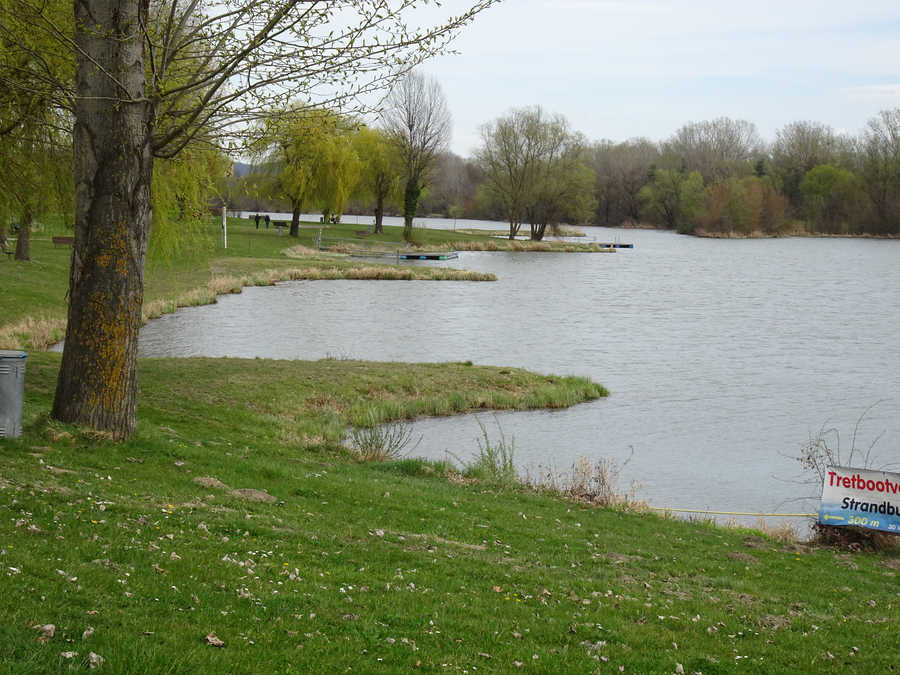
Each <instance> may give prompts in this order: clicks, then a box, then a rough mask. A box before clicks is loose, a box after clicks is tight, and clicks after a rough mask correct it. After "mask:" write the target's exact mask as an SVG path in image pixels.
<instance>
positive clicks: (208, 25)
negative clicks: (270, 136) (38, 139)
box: [4, 0, 497, 438]
mask: <svg viewBox="0 0 900 675" xmlns="http://www.w3.org/2000/svg"><path fill="white" fill-rule="evenodd" d="M495 2H497V0H472V5H471V6H470V7H469V8H468V9H466V10H465V11H463V12H462V13H461V14H459V15H455V16H447V15H446V14H445V15H444V18H443V19H442V21H441V22H440V23H438V24H437V25H427V26H415V25H413V26H410V25H408V23H409V21H411V20H412V19H413V18H414V14H413V13H412V12H413V10H415V9H416V8H417V7H419V6H420V5H423V4H427V3H425V2H424V0H396V1H394V2H387V1H386V0H320V1H313V0H216V1H213V0H74V6H75V11H74V29H73V28H72V26H71V24H69V23H66V22H68V21H71V19H70V18H60V15H59V14H53V13H51V11H50V10H52V9H55V8H57V7H58V3H55V2H45V1H44V0H8V1H7V2H6V3H5V5H4V7H5V8H6V7H7V6H8V8H9V9H10V11H14V12H17V13H18V14H20V15H23V16H24V15H27V16H28V17H29V23H30V25H29V30H32V31H38V32H40V33H41V35H42V36H45V37H46V38H47V39H48V40H51V41H54V42H55V44H56V53H59V54H64V55H72V56H73V57H74V61H75V64H76V67H75V75H74V80H67V79H64V78H58V79H57V80H55V81H54V82H52V85H53V88H54V89H55V90H61V91H63V92H64V94H61V95H60V97H59V98H60V99H62V100H64V101H68V102H69V103H70V104H71V110H72V114H73V119H74V133H73V139H74V182H75V245H74V249H73V257H72V265H71V270H70V277H69V300H70V302H69V320H68V326H67V332H66V343H65V350H64V352H63V358H62V364H61V367H60V373H59V379H58V383H57V390H56V396H55V399H54V404H53V416H54V417H55V418H57V419H60V420H62V421H66V422H71V423H75V424H81V425H86V426H89V427H92V428H94V429H99V430H105V431H108V432H110V433H111V434H112V435H113V437H115V438H124V437H127V436H129V435H130V434H131V433H132V432H133V431H134V428H135V424H136V406H137V336H138V329H139V327H140V318H141V306H142V303H143V289H144V277H143V275H144V263H145V260H146V254H147V242H148V236H149V231H150V224H151V179H152V175H153V163H154V158H155V157H162V158H167V157H173V156H175V155H176V154H178V153H179V152H180V151H181V150H182V149H183V148H185V147H186V146H187V145H188V144H189V143H191V142H192V141H194V140H196V139H201V140H203V141H205V142H208V143H214V144H220V145H222V146H223V147H225V148H233V147H235V146H236V144H238V143H239V142H240V140H241V137H242V135H243V133H244V130H245V129H246V128H247V124H248V123H250V122H253V121H255V120H257V119H259V118H260V117H262V116H264V115H267V114H269V112H270V111H271V110H273V109H280V108H286V107H287V104H288V103H289V102H290V101H292V100H297V99H302V100H305V101H308V102H309V105H311V106H312V105H316V106H327V107H337V106H341V105H345V104H348V103H349V104H351V105H350V106H349V107H356V108H358V107H359V105H360V104H359V103H358V102H359V101H362V100H364V99H365V97H366V95H368V94H369V93H371V92H375V91H380V90H382V89H384V88H386V87H389V86H390V84H391V83H392V82H393V81H394V80H395V79H397V78H398V77H401V76H402V75H403V74H405V73H407V72H408V71H409V70H410V69H412V68H413V67H415V66H416V65H417V64H418V63H420V62H421V61H422V60H423V59H426V58H428V57H430V56H432V55H434V54H437V53H441V52H443V51H445V49H446V46H447V44H448V43H449V41H450V40H451V39H452V38H453V37H454V35H455V34H456V33H457V31H458V30H459V29H461V28H462V27H463V26H465V25H466V24H467V23H469V22H470V21H471V20H472V19H473V18H474V17H475V16H476V15H477V14H478V13H479V12H480V11H482V10H484V9H485V8H487V7H489V6H490V5H492V4H494V3H495ZM19 9H21V11H18V10H19ZM68 16H69V17H71V14H69V15H68ZM73 35H74V37H73ZM12 38H13V39H15V38H16V35H13V36H12ZM34 51H35V56H36V58H43V59H44V61H47V60H48V58H49V57H48V56H47V54H48V53H49V52H44V53H41V51H40V50H39V49H35V50H34ZM44 71H46V72H47V73H50V72H51V69H49V68H45V69H44ZM4 84H5V85H8V84H9V83H4ZM43 84H46V81H45V80H42V85H43ZM10 86H20V84H19V83H18V82H13V83H12V84H11V85H10ZM21 86H22V87H24V88H28V87H29V86H31V85H30V84H29V83H28V82H25V83H24V84H21ZM345 107H347V106H346V105H345Z"/></svg>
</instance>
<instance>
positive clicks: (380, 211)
mask: <svg viewBox="0 0 900 675" xmlns="http://www.w3.org/2000/svg"><path fill="white" fill-rule="evenodd" d="M383 220H384V196H383V195H378V196H377V197H375V233H376V234H380V233H382V232H384V225H383V224H382V221H383Z"/></svg>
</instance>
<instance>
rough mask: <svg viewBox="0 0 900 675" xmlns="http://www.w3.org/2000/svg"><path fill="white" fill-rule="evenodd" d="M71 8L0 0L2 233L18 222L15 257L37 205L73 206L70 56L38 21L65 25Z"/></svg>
mask: <svg viewBox="0 0 900 675" xmlns="http://www.w3.org/2000/svg"><path fill="white" fill-rule="evenodd" d="M70 12H71V8H67V6H66V4H65V3H64V2H62V1H61V0H49V1H47V2H45V3H44V4H42V6H41V9H40V11H37V10H35V9H34V8H32V7H17V6H14V3H13V2H12V1H11V0H0V83H2V86H0V166H2V167H3V170H2V171H0V232H2V230H3V228H4V227H5V225H6V223H7V221H8V220H9V219H10V218H11V217H13V218H15V219H16V220H17V222H18V227H19V231H18V235H19V236H18V240H17V243H16V250H15V257H16V259H17V260H29V259H30V236H31V224H32V220H33V218H34V217H35V216H37V215H39V214H40V213H41V212H42V211H43V210H47V209H53V210H55V211H62V212H68V211H70V210H71V208H70V205H71V200H72V187H71V161H70V157H71V138H70V135H69V130H70V116H69V115H68V112H67V110H68V107H69V105H70V98H69V97H68V91H67V88H66V87H64V86H62V85H61V83H63V82H68V81H71V77H72V71H73V60H72V59H71V58H67V57H66V55H65V54H60V53H59V52H58V50H57V49H55V47H56V45H55V41H54V39H53V38H52V37H50V36H48V35H47V34H46V33H45V32H42V31H41V30H36V26H39V25H41V24H42V23H43V22H44V20H45V17H49V18H50V20H52V21H54V22H56V23H59V24H61V25H63V26H66V25H68V26H71V17H70Z"/></svg>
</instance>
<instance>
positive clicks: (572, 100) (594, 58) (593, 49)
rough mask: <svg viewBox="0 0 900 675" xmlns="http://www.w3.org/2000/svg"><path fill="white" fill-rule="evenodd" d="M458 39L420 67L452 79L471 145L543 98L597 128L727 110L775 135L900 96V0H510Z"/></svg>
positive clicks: (840, 122)
mask: <svg viewBox="0 0 900 675" xmlns="http://www.w3.org/2000/svg"><path fill="white" fill-rule="evenodd" d="M465 4H466V3H465V0H446V2H445V3H444V7H445V9H447V8H449V9H450V10H451V11H453V10H455V9H458V8H462V7H463V6H464V5H465ZM454 46H455V49H457V50H458V51H460V52H461V54H460V55H455V56H443V57H440V58H438V59H435V60H432V61H429V62H427V63H426V64H425V65H423V66H422V68H421V71H422V72H423V73H424V74H426V75H428V76H433V77H435V78H437V79H438V81H439V82H440V83H441V85H442V86H443V88H444V93H445V94H446V96H447V99H448V102H449V104H450V109H451V111H452V113H453V121H454V135H453V140H452V143H451V149H452V150H453V151H454V152H456V153H457V154H459V155H462V156H466V157H468V156H471V154H472V151H473V150H474V149H475V148H476V147H477V145H478V143H479V134H478V127H479V126H480V125H481V124H483V123H484V122H487V121H489V120H492V119H495V118H497V117H498V116H500V115H503V114H505V113H506V112H507V111H508V110H509V109H511V108H513V107H522V106H528V105H535V104H540V105H542V106H543V107H544V108H545V109H546V110H547V111H549V112H558V113H562V114H563V115H565V116H566V117H567V118H568V120H569V122H570V124H571V126H572V128H573V129H575V130H577V131H581V132H582V133H584V134H585V135H586V136H587V137H588V139H590V140H592V141H593V140H599V139H601V138H608V139H611V140H614V141H622V140H625V139H628V138H632V137H636V136H646V137H648V138H650V139H651V140H662V139H664V138H666V137H668V136H670V135H671V134H672V133H673V132H674V131H675V130H676V129H678V128H679V127H680V126H682V125H683V124H685V123H687V122H691V121H694V122H699V121H702V120H709V119H714V118H716V117H722V116H727V117H732V118H735V119H744V120H748V121H750V122H753V123H754V124H756V126H757V128H758V130H759V132H760V134H761V136H762V137H763V138H764V139H766V140H772V139H774V137H775V132H776V130H778V129H779V128H781V127H782V126H784V125H785V124H787V123H789V122H793V121H797V120H814V121H818V122H822V123H825V124H828V125H830V126H832V127H833V128H834V129H835V130H837V131H845V132H848V133H853V134H855V133H857V132H858V131H859V130H860V129H861V128H862V127H863V126H864V125H865V123H866V121H867V120H868V119H869V118H870V117H872V116H874V115H875V114H876V113H877V112H878V111H879V110H883V109H885V108H893V107H898V106H900V2H898V0H890V1H887V0H856V1H855V2H848V1H847V0H840V1H839V0H780V1H778V2H773V1H770V0H750V1H749V2H734V1H733V0H505V1H504V2H502V3H501V4H500V5H498V6H496V7H493V8H492V9H490V10H488V11H486V12H485V13H483V14H482V15H480V16H479V17H478V18H477V19H476V20H475V22H474V23H473V24H472V25H471V26H469V27H468V28H466V29H465V30H464V31H463V33H462V34H461V35H460V36H459V38H458V39H457V40H456V42H455V45H454Z"/></svg>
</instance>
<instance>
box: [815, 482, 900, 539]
mask: <svg viewBox="0 0 900 675" xmlns="http://www.w3.org/2000/svg"><path fill="white" fill-rule="evenodd" d="M819 522H820V523H822V524H823V525H858V526H859V527H868V528H871V529H874V530H884V531H885V532H900V473H888V472H886V471H871V470H869V469H851V468H847V467H843V466H830V467H828V470H827V471H826V472H825V482H824V484H823V485H822V503H821V504H820V505H819Z"/></svg>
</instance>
